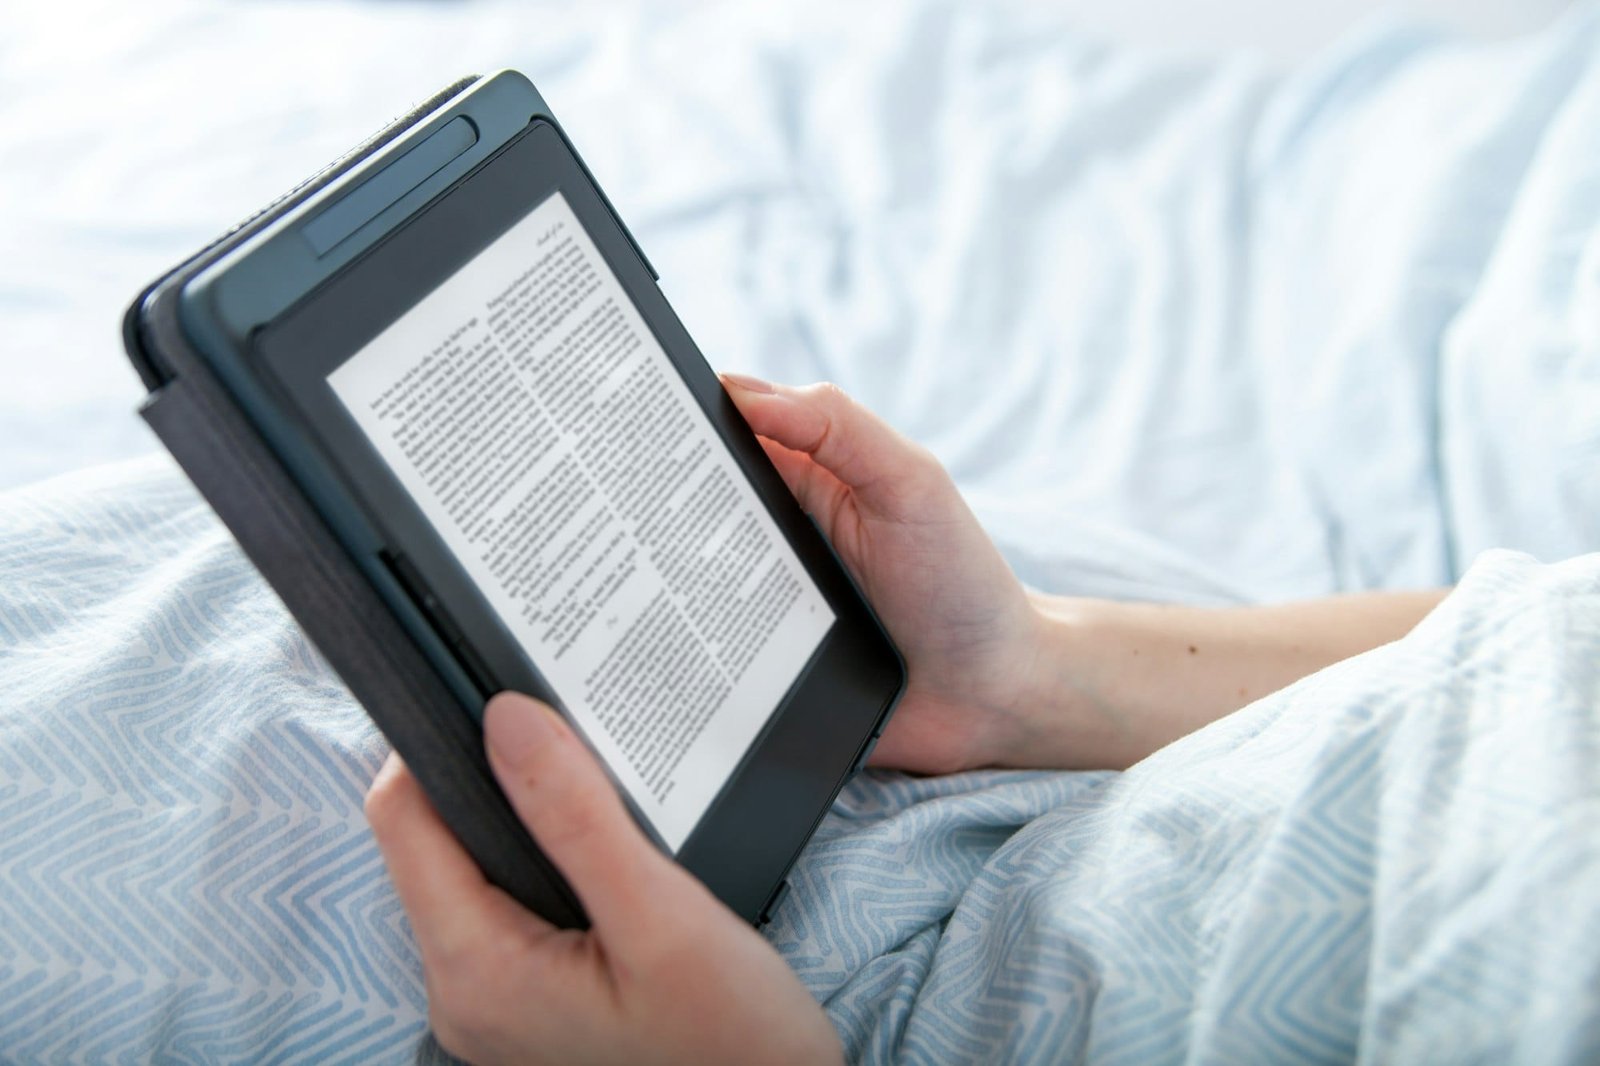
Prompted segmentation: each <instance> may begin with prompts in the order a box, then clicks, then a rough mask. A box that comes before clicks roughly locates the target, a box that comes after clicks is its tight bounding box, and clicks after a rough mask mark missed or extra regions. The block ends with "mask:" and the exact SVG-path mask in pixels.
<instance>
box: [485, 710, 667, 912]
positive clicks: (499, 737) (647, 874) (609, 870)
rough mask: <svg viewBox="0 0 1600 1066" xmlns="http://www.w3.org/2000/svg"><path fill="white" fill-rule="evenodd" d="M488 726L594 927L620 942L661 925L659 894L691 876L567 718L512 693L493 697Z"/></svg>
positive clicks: (532, 820) (498, 763) (521, 798)
mask: <svg viewBox="0 0 1600 1066" xmlns="http://www.w3.org/2000/svg"><path fill="white" fill-rule="evenodd" d="M483 727H484V737H485V740H486V742H487V746H488V751H489V763H490V765H491V766H492V767H494V772H495V776H496V777H497V778H499V780H500V787H501V788H502V789H504V790H505V793H506V798H507V799H509V800H510V801H511V805H512V807H514V808H515V809H516V811H517V814H518V815H519V816H520V817H521V818H522V821H523V824H524V825H526V826H527V827H528V831H529V832H531V833H532V834H533V838H534V839H535V840H536V841H538V843H539V847H540V848H541V849H543V851H544V853H545V854H546V855H547V856H549V858H550V861H551V862H552V863H554V864H555V866H556V869H558V870H560V871H561V874H562V876H563V877H565V878H566V879H567V882H568V884H570V885H571V886H572V890H573V891H574V892H575V893H577V896H578V899H579V900H580V901H582V903H583V906H584V909H585V910H586V911H587V912H588V914H589V921H590V922H591V923H592V924H593V926H594V927H595V928H596V929H597V930H599V931H600V932H601V933H602V934H603V935H610V934H615V935H616V936H618V937H619V938H621V939H622V940H623V941H626V940H628V939H631V938H633V937H635V936H638V935H640V934H644V933H648V932H649V931H650V929H651V928H652V927H656V928H659V925H660V922H661V920H662V913H663V910H664V909H670V901H669V900H667V899H664V898H663V896H671V895H675V894H676V891H677V888H678V880H679V879H682V878H687V876H688V875H687V874H685V873H683V871H682V870H681V869H679V868H678V867H677V866H676V865H674V864H673V863H672V862H671V860H669V859H668V858H667V857H666V856H664V855H663V854H662V853H661V852H660V851H658V850H657V849H656V847H655V845H654V844H652V843H651V842H650V841H649V839H647V838H646V837H645V835H644V833H643V832H642V831H641V830H640V829H639V827H638V826H637V825H636V824H635V823H634V821H633V818H632V817H631V816H630V815H629V814H628V810H627V808H626V807H624V806H623V803H622V799H621V797H620V796H618V795H617V790H616V788H615V787H614V786H613V785H612V783H611V779H610V778H608V777H607V776H606V774H605V771H604V770H602V769H601V768H600V764H599V763H598V762H597V761H596V760H595V757H594V755H593V754H592V753H591V752H590V751H589V749H588V748H587V747H585V746H584V744H583V742H582V741H581V740H579V739H578V737H577V735H576V734H574V733H573V732H572V729H571V727H569V726H568V725H567V723H566V722H564V721H563V720H562V719H561V717H560V716H559V715H557V714H556V713H555V712H554V711H552V710H551V709H550V708H548V707H546V706H545V705H544V704H542V703H539V702H537V701H535V700H532V699H530V698H528V697H527V696H523V695H520V694H518V693H514V692H502V693H501V694H500V695H498V696H496V697H495V698H494V699H492V700H490V701H489V705H488V707H487V708H485V710H484V716H483ZM663 904H667V907H666V908H663Z"/></svg>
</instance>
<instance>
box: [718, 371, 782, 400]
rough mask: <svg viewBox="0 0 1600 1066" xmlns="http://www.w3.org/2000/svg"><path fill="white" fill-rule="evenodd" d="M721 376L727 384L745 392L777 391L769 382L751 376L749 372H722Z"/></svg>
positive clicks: (768, 392) (770, 392)
mask: <svg viewBox="0 0 1600 1066" xmlns="http://www.w3.org/2000/svg"><path fill="white" fill-rule="evenodd" d="M721 377H722V380H723V381H724V382H726V383H727V384H729V385H736V386H738V387H739V388H741V389H744V390H745V391H746V392H763V393H767V394H769V395H770V394H772V393H774V392H776V391H777V390H776V389H774V388H773V387H772V384H771V383H770V382H766V381H762V380H761V379H760V378H753V377H751V376H750V375H749V374H730V373H724V374H722V375H721Z"/></svg>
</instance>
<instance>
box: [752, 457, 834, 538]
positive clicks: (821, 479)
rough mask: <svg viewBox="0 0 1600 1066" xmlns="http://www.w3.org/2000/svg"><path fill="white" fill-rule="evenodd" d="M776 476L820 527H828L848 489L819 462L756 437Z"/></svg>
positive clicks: (830, 525) (829, 527) (831, 523)
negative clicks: (774, 469) (776, 473)
mask: <svg viewBox="0 0 1600 1066" xmlns="http://www.w3.org/2000/svg"><path fill="white" fill-rule="evenodd" d="M756 439H757V440H758V441H759V442H760V444H761V448H762V450H763V451H765V452H766V453H767V458H769V459H771V460H772V465H773V466H775V467H777V469H778V476H779V477H781V478H783V483H784V484H785V485H787V486H789V491H790V492H791V493H793V494H794V498H795V500H796V501H798V502H799V504H800V509H801V510H803V511H805V513H806V514H808V515H810V516H811V517H812V518H815V519H816V520H817V524H818V525H820V526H821V527H822V528H823V529H831V528H832V527H833V521H834V517H835V515H836V514H837V513H838V510H839V508H840V506H841V505H843V503H844V498H845V495H846V494H847V493H848V492H849V490H848V489H846V488H845V487H844V484H843V482H841V481H840V480H839V479H838V478H836V477H834V476H833V475H832V474H830V473H828V471H826V470H824V469H823V468H822V467H821V466H819V465H818V464H817V463H816V462H815V461H814V460H813V459H812V458H811V456H809V455H807V454H806V453H804V452H797V451H792V450H790V449H788V448H785V447H784V446H783V445H781V444H779V443H778V442H777V441H775V440H771V439H769V438H767V437H757V438H756Z"/></svg>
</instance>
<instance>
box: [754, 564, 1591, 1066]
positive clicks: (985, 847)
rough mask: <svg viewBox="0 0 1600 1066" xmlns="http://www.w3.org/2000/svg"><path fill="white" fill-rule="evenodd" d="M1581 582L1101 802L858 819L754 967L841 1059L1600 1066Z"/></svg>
mask: <svg viewBox="0 0 1600 1066" xmlns="http://www.w3.org/2000/svg"><path fill="white" fill-rule="evenodd" d="M1596 825H1600V555H1588V556H1583V557H1579V558H1577V559H1574V560H1572V561H1570V562H1567V563H1564V564H1561V565H1558V566H1540V565H1537V564H1535V563H1534V562H1533V561H1532V560H1530V559H1529V558H1528V557H1526V556H1522V555H1514V554H1512V553H1509V552H1495V553H1489V554H1487V555H1485V556H1483V557H1482V559H1481V560H1480V561H1479V562H1478V564H1477V565H1476V566H1475V567H1474V568H1473V569H1472V570H1471V571H1470V572H1469V573H1468V574H1467V576H1466V577H1465V579H1464V580H1463V582H1462V584H1461V585H1460V586H1459V587H1458V588H1457V590H1456V591H1455V593H1454V594H1453V595H1452V596H1451V597H1450V598H1449V599H1448V600H1446V602H1445V604H1444V605H1443V606H1441V607H1440V608H1439V609H1438V610H1437V611H1435V612H1434V614H1433V615H1432V616H1430V617H1429V618H1428V619H1427V620H1426V621H1425V622H1424V623H1423V624H1422V625H1421V626H1420V627H1419V628H1418V630H1417V631H1416V632H1414V633H1413V634H1412V635H1411V636H1409V637H1407V638H1406V639H1404V640H1402V641H1399V642H1397V643H1395V644H1392V645H1389V646H1387V647H1384V648H1380V649H1378V650H1376V651H1374V652H1371V653H1368V654H1367V655H1363V656H1360V657H1358V658H1356V659H1352V660H1349V661H1347V662H1345V663H1343V664H1340V665H1338V666H1336V667H1333V668H1331V669H1328V670H1325V671H1323V672H1321V673H1320V674H1317V675H1313V676H1312V677H1310V678H1307V679H1306V680H1305V681H1303V682H1301V683H1300V684H1298V685H1296V686H1293V687H1291V688H1290V689H1287V690H1285V691H1284V692H1282V693H1279V694H1278V695H1276V696H1273V697H1269V698H1267V699H1265V700H1263V701H1260V702H1258V703H1256V704H1255V705H1253V706H1252V707H1250V708H1247V709H1246V710H1244V711H1241V712H1239V713H1238V714H1236V715H1233V716H1231V717H1229V718H1227V719H1224V720H1222V721H1221V722H1218V723H1216V724H1215V725H1213V726H1211V727H1209V728H1207V729H1205V730H1202V731H1201V732H1199V733H1196V734H1194V735H1193V736H1191V737H1189V738H1187V739H1185V740H1183V741H1180V742H1179V743H1177V744H1174V745H1172V746H1170V747H1168V748H1167V749H1165V750H1163V751H1161V752H1159V753H1157V754H1156V755H1155V756H1153V757H1151V758H1150V759H1147V760H1146V761H1144V762H1143V763H1141V764H1139V765H1138V766H1135V767H1134V768H1132V769H1131V770H1129V771H1127V772H1126V773H1124V774H1121V775H1113V774H1105V775H1095V774H1058V775H1032V774H989V775H968V776H965V777H961V778H955V779H949V780H943V781H940V780H914V779H910V778H902V777H889V776H883V777H879V778H878V779H876V780H875V781H872V782H864V783H862V784H860V785H858V786H857V787H856V788H854V789H852V790H851V791H850V792H849V793H848V794H847V796H846V797H845V798H844V801H843V802H842V803H841V804H840V807H839V809H838V810H837V811H836V812H835V817H834V818H833V820H832V821H831V822H830V823H829V826H828V830H827V835H826V837H825V838H819V839H818V841H817V842H816V843H815V844H814V845H813V847H812V848H811V850H810V852H809V853H808V854H807V856H806V859H805V861H804V863H803V865H802V869H801V870H800V872H799V876H798V877H797V878H796V880H795V884H794V890H793V893H792V894H791V897H790V899H791V901H792V902H790V903H789V904H788V905H787V906H786V907H785V909H784V911H783V913H782V914H781V916H780V920H779V922H778V923H777V928H776V929H775V930H774V931H773V934H772V935H773V937H774V939H775V940H776V942H777V943H778V944H779V945H780V947H781V948H782V949H783V951H784V952H785V953H786V954H787V956H788V957H789V959H790V961H791V962H792V963H793V964H794V966H795V968H796V969H797V970H798V971H799V972H800V973H801V975H802V976H803V977H804V978H805V980H806V981H807V983H808V984H809V985H810V987H811V988H812V990H813V991H814V992H815V993H816V994H817V995H818V997H819V998H821V999H823V1000H824V1001H825V1002H826V1003H827V1005H828V1010H829V1012H830V1013H831V1014H832V1016H833V1017H834V1019H835V1021H836V1022H838V1024H839V1026H840V1029H841V1031H842V1032H843V1034H844V1036H845V1039H846V1042H847V1046H848V1048H849V1051H850V1055H851V1057H852V1058H859V1059H862V1060H866V1061H891V1060H893V1061H906V1062H922V1063H946V1062H1061V1061H1085V1060H1086V1061H1091V1062H1104V1063H1118V1062H1126V1063H1153V1062H1226V1063H1249V1062H1262V1063H1285V1062H1307V1063H1317V1062H1349V1061H1354V1060H1356V1059H1358V1058H1359V1059H1362V1060H1365V1061H1373V1062H1399V1063H1408V1062H1452V1063H1455V1062H1497V1063H1498V1062H1539V1063H1560V1062H1566V1063H1585V1062H1596V1061H1600V833H1597V832H1596V828H1595V827H1596Z"/></svg>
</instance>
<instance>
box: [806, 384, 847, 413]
mask: <svg viewBox="0 0 1600 1066" xmlns="http://www.w3.org/2000/svg"><path fill="white" fill-rule="evenodd" d="M812 391H813V392H814V394H815V395H816V398H817V399H818V400H820V401H821V402H822V403H823V404H824V405H825V406H827V407H830V408H834V409H837V408H840V407H844V406H846V405H848V404H849V403H851V402H852V401H851V399H850V394H849V393H847V392H845V391H844V389H842V388H840V387H839V386H838V385H837V384H836V383H834V382H832V381H819V382H818V383H817V384H815V385H813V386H812Z"/></svg>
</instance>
